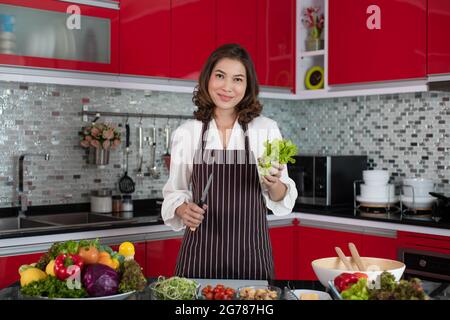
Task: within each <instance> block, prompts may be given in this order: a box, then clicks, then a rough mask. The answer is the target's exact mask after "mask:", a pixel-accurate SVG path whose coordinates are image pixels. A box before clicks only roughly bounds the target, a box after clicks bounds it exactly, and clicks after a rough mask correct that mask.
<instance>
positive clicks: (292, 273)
mask: <svg viewBox="0 0 450 320" xmlns="http://www.w3.org/2000/svg"><path fill="white" fill-rule="evenodd" d="M269 233H270V241H271V243H272V255H273V261H274V266H275V279H277V280H293V279H295V278H296V266H295V264H296V261H295V257H296V255H295V252H296V251H297V250H296V246H297V241H295V239H296V234H297V227H295V226H289V227H272V228H270V229H269Z"/></svg>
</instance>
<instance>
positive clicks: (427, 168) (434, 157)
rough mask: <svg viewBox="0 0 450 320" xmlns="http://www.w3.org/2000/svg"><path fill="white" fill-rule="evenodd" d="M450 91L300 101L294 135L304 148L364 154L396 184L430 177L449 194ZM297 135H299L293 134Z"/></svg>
mask: <svg viewBox="0 0 450 320" xmlns="http://www.w3.org/2000/svg"><path fill="white" fill-rule="evenodd" d="M449 97H450V95H449V93H448V92H447V93H442V92H423V93H406V94H394V95H381V96H362V97H350V98H339V99H323V100H314V101H297V102H296V103H295V107H294V108H293V110H292V112H291V117H292V119H293V120H292V121H291V122H293V123H291V124H290V126H291V128H292V129H290V130H292V131H291V132H292V136H295V139H296V142H297V143H298V144H299V146H300V150H301V151H302V152H305V153H320V154H364V155H368V157H369V162H370V166H371V167H373V168H377V169H387V170H389V172H390V173H391V178H392V181H394V182H396V183H401V180H402V179H403V178H404V177H421V178H430V179H433V180H434V181H435V182H436V183H437V191H443V192H450V184H449V180H450V102H449V100H450V99H449ZM294 132H295V134H294Z"/></svg>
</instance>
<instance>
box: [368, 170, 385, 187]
mask: <svg viewBox="0 0 450 320" xmlns="http://www.w3.org/2000/svg"><path fill="white" fill-rule="evenodd" d="M363 180H364V183H365V184H366V185H370V186H384V185H386V184H387V183H388V181H389V172H388V171H387V170H364V171H363Z"/></svg>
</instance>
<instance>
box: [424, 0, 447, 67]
mask: <svg viewBox="0 0 450 320" xmlns="http://www.w3.org/2000/svg"><path fill="white" fill-rule="evenodd" d="M449 32H450V1H449V0H428V74H445V73H450V41H449V34H448V33H449Z"/></svg>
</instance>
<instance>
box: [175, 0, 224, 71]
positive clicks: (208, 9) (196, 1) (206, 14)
mask: <svg viewBox="0 0 450 320" xmlns="http://www.w3.org/2000/svg"><path fill="white" fill-rule="evenodd" d="M215 8H216V2H215V1H211V0H191V1H186V0H172V5H171V14H172V17H171V49H170V51H171V52H170V57H171V66H170V75H171V77H172V78H179V79H188V80H198V77H199V75H200V71H201V69H202V67H203V64H204V62H205V61H206V59H207V58H208V56H209V55H210V53H211V52H212V51H213V50H214V49H215V43H216V31H215V18H216V11H215Z"/></svg>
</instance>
